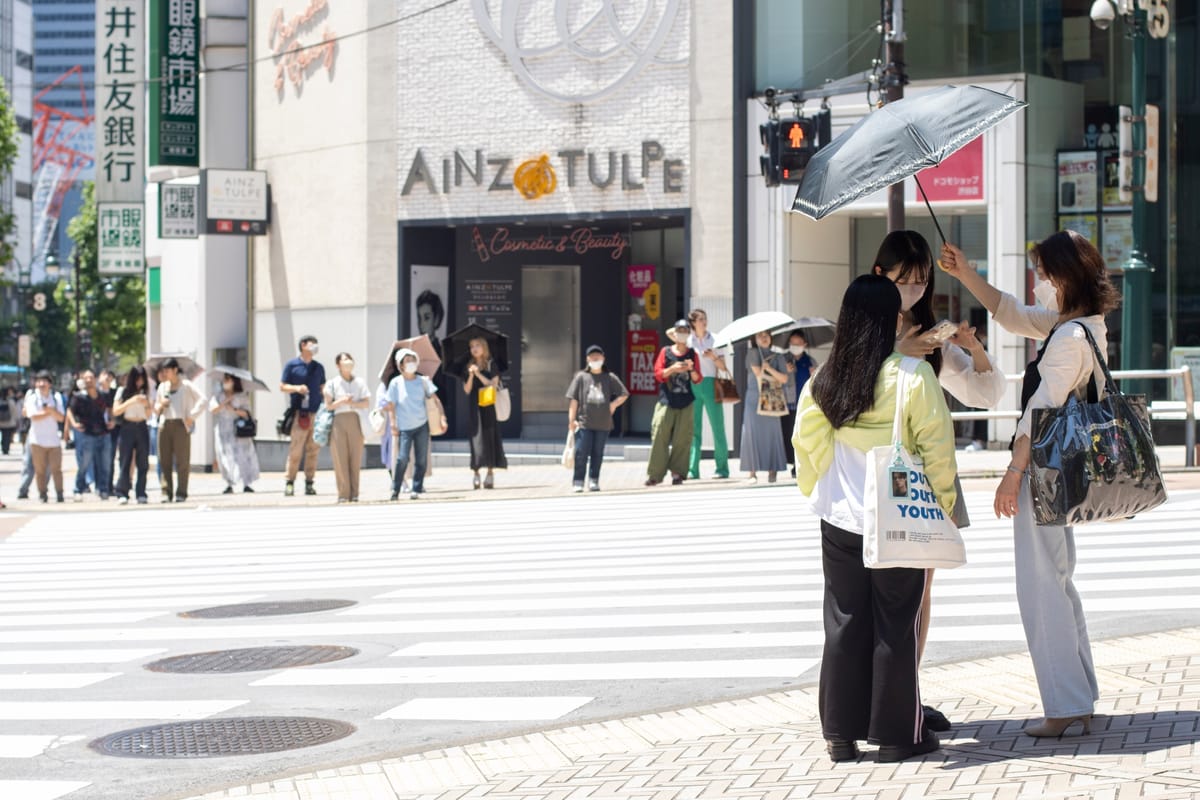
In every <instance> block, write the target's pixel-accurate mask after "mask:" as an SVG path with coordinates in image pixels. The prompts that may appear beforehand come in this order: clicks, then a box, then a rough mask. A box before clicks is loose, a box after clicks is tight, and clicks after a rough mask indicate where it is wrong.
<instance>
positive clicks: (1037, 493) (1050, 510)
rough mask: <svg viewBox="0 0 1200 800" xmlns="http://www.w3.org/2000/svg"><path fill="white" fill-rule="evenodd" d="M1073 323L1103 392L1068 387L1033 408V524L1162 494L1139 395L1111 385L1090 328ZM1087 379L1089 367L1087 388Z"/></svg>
mask: <svg viewBox="0 0 1200 800" xmlns="http://www.w3.org/2000/svg"><path fill="white" fill-rule="evenodd" d="M1076 324H1077V325H1079V327H1081V328H1083V332H1084V334H1085V335H1086V336H1087V340H1088V344H1090V345H1091V346H1092V355H1093V356H1095V359H1096V363H1097V364H1099V365H1100V369H1101V371H1102V372H1103V373H1104V392H1105V395H1106V396H1105V397H1104V398H1103V399H1097V400H1094V401H1093V400H1091V398H1090V397H1089V401H1088V402H1080V401H1079V399H1078V398H1076V397H1075V396H1074V395H1071V396H1070V397H1068V398H1067V402H1066V403H1065V404H1064V405H1062V406H1061V407H1059V408H1038V409H1034V411H1033V426H1032V428H1031V429H1030V430H1031V436H1030V438H1031V440H1032V448H1031V462H1030V490H1031V494H1032V495H1033V514H1034V518H1035V519H1036V521H1037V524H1038V525H1079V524H1082V523H1085V522H1104V521H1106V520H1111V519H1120V518H1123V517H1130V516H1133V515H1134V514H1140V513H1142V512H1143V511H1149V510H1150V509H1152V508H1155V507H1156V506H1159V505H1162V504H1163V503H1164V502H1166V500H1167V490H1166V488H1165V487H1164V486H1163V479H1162V471H1161V470H1160V468H1159V464H1158V454H1157V452H1156V451H1155V449H1154V436H1153V434H1152V433H1151V430H1150V413H1149V411H1148V410H1147V408H1146V397H1145V395H1140V394H1139V395H1127V394H1123V393H1122V392H1121V390H1120V389H1118V388H1117V382H1116V381H1115V380H1113V376H1112V373H1111V372H1109V369H1108V364H1107V363H1106V362H1105V360H1104V356H1102V355H1101V354H1100V348H1099V347H1097V346H1096V340H1095V339H1094V338H1092V332H1091V331H1089V330H1088V329H1087V326H1086V325H1083V324H1082V323H1079V322H1076ZM1093 381H1094V382H1095V383H1099V381H1098V380H1096V376H1095V375H1094V374H1093V376H1092V380H1091V381H1089V382H1088V383H1089V390H1091V384H1092V382H1093ZM1093 391H1094V390H1093ZM1089 394H1091V391H1090V392H1089Z"/></svg>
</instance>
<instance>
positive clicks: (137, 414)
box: [113, 386, 150, 422]
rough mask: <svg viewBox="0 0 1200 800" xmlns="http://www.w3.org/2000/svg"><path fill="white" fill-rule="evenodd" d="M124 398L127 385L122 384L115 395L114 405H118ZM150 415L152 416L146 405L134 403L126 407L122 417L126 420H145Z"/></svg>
mask: <svg viewBox="0 0 1200 800" xmlns="http://www.w3.org/2000/svg"><path fill="white" fill-rule="evenodd" d="M143 391H144V390H143ZM147 396H149V395H147ZM124 399H125V387H124V386H121V387H120V388H118V389H117V393H116V394H114V395H113V407H114V408H115V407H116V406H117V404H118V403H120V402H122V401H123V400H124ZM148 416H150V412H148V411H147V410H146V407H145V406H144V405H142V404H141V403H133V404H132V405H130V406H129V407H128V408H126V409H125V410H124V411H123V412H121V418H122V419H124V420H125V421H126V422H145V421H146V417H148Z"/></svg>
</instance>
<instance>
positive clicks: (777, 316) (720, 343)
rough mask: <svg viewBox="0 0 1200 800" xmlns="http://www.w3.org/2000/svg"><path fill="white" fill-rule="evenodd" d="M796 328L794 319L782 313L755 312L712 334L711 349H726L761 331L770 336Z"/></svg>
mask: <svg viewBox="0 0 1200 800" xmlns="http://www.w3.org/2000/svg"><path fill="white" fill-rule="evenodd" d="M794 327H796V318H795V317H793V316H792V315H791V314H785V313H783V312H782V311H756V312H754V313H753V314H747V315H746V316H744V317H738V318H737V319H735V320H734V321H733V322H731V323H729V324H728V325H726V326H725V327H724V328H721V330H719V331H717V332H716V333H715V334H713V347H728V346H729V345H731V344H737V343H738V342H741V341H745V340H746V339H750V338H752V337H754V335H755V334H757V333H760V332H762V331H767V332H769V333H770V334H771V335H772V336H773V335H775V334H777V333H782V332H783V331H787V330H791V329H792V328H794Z"/></svg>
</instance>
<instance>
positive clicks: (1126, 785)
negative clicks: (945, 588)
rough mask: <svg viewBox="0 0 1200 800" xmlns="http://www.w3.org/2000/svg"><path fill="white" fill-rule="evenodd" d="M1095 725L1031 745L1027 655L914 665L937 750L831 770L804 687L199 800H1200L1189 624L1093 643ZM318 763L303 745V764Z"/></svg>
mask: <svg viewBox="0 0 1200 800" xmlns="http://www.w3.org/2000/svg"><path fill="white" fill-rule="evenodd" d="M1094 653H1095V659H1096V668H1097V672H1098V677H1099V681H1100V689H1101V692H1102V696H1101V699H1100V702H1099V703H1098V704H1097V707H1096V711H1097V717H1096V718H1095V720H1094V721H1093V727H1092V734H1091V735H1090V736H1083V737H1067V738H1064V739H1061V740H1054V739H1050V740H1036V739H1032V738H1030V737H1027V736H1025V735H1024V734H1023V733H1021V728H1022V726H1023V724H1024V722H1025V720H1027V719H1030V718H1035V717H1038V716H1040V709H1039V701H1038V697H1037V690H1036V684H1035V683H1034V678H1033V674H1032V670H1031V665H1030V662H1029V658H1028V655H1026V654H1019V655H1013V656H1004V657H999V658H990V659H985V660H981V661H969V662H963V663H957V664H944V665H940V666H936V667H928V668H924V669H922V672H921V680H922V687H923V694H924V696H925V700H926V701H927V702H931V703H932V704H934V705H936V706H937V707H938V708H940V709H941V710H943V711H944V712H945V713H946V714H947V715H948V716H949V717H950V718H951V719H952V720H953V721H954V722H955V723H956V726H955V728H954V730H953V731H952V732H951V733H949V734H944V735H943V745H944V746H943V748H942V750H941V751H940V752H938V753H934V754H931V755H929V756H925V757H923V758H916V759H912V760H910V761H907V762H901V763H899V764H880V763H878V762H877V761H876V756H875V751H874V748H867V749H866V750H865V752H864V756H863V757H862V759H861V760H859V761H858V762H855V763H845V764H838V765H834V764H832V763H831V762H830V761H829V760H828V758H827V757H826V755H825V750H824V743H823V741H822V738H821V733H820V725H819V723H818V721H817V710H816V703H817V698H816V687H815V686H808V687H804V688H799V689H796V690H793V691H788V692H779V693H774V694H768V695H763V696H758V697H749V698H746V699H742V700H735V701H731V702H722V703H717V704H714V705H706V706H699V707H696V708H685V709H681V710H677V711H668V712H664V713H657V714H648V715H645V716H640V717H634V718H630V719H621V720H612V721H609V722H600V723H593V724H588V725H581V726H577V727H569V728H562V729H558V730H549V731H544V732H538V733H529V734H527V735H524V736H514V737H511V738H506V739H500V740H496V741H488V742H481V743H477V744H465V745H462V746H459V747H450V748H446V749H440V750H433V751H430V752H425V753H414V754H408V755H403V754H401V755H397V756H396V757H393V758H386V759H383V760H370V761H366V762H363V763H359V764H352V765H347V766H343V767H340V768H331V769H326V770H321V771H318V772H313V773H309V774H304V775H296V776H293V777H287V778H281V779H278V780H273V781H269V782H264V783H256V784H252V785H247V786H238V787H234V788H232V789H228V790H225V791H219V792H215V793H212V794H206V795H203V800H217V799H218V798H222V799H223V798H231V797H249V798H255V800H268V799H269V800H398V799H399V800H465V799H466V798H471V799H472V800H474V799H475V798H498V799H499V798H503V800H526V799H527V800H584V799H585V798H586V799H587V800H599V799H600V798H616V797H619V798H631V799H636V800H684V799H688V800H690V799H692V798H707V797H721V798H738V799H739V800H783V799H784V798H817V799H820V798H839V800H844V799H845V798H862V799H863V800H866V799H867V798H870V799H871V800H885V799H891V798H895V799H896V800H900V799H901V798H903V799H904V800H909V799H910V798H911V799H912V800H917V798H936V799H937V800H968V799H969V800H988V799H990V798H997V799H999V798H1068V799H1070V800H1075V799H1076V798H1078V799H1079V800H1083V799H1084V798H1087V799H1088V800H1127V798H1142V797H1147V798H1150V797H1152V798H1161V799H1162V800H1175V799H1176V798H1179V799H1180V800H1182V798H1195V797H1198V796H1200V628H1186V629H1181V630H1175V631H1169V632H1164V633H1156V634H1147V635H1139V636H1131V637H1125V638H1120V639H1112V640H1108V641H1103V642H1096V643H1094ZM319 758H320V756H319V754H317V753H314V759H317V760H319Z"/></svg>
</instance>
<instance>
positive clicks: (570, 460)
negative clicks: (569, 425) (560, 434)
mask: <svg viewBox="0 0 1200 800" xmlns="http://www.w3.org/2000/svg"><path fill="white" fill-rule="evenodd" d="M559 463H560V464H562V465H563V468H564V469H575V431H573V430H568V431H567V443H566V444H565V445H563V451H562V459H561V460H560V461H559Z"/></svg>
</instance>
